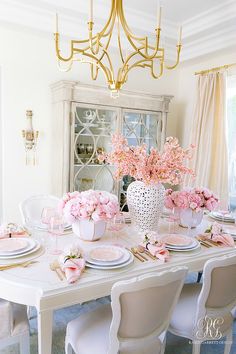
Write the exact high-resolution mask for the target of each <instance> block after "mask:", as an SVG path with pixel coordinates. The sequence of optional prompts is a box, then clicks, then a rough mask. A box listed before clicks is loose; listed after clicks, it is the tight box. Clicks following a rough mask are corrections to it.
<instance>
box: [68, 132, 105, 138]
mask: <svg viewBox="0 0 236 354" xmlns="http://www.w3.org/2000/svg"><path fill="white" fill-rule="evenodd" d="M77 136H87V137H92V136H93V137H102V138H109V139H110V138H111V136H110V135H102V134H79V133H75V137H77Z"/></svg>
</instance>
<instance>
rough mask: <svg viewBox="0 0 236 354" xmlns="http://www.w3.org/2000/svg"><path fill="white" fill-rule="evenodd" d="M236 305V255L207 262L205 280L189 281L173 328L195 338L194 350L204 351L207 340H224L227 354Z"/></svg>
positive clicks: (190, 337) (173, 331) (192, 338)
mask: <svg viewBox="0 0 236 354" xmlns="http://www.w3.org/2000/svg"><path fill="white" fill-rule="evenodd" d="M235 305H236V255H235V256H223V257H219V258H215V259H212V260H209V261H207V262H206V264H205V266H204V269H203V284H202V285H201V284H196V283H195V284H186V285H184V287H183V290H182V293H181V295H180V298H179V301H178V303H177V305H176V307H175V310H174V312H173V315H172V319H171V321H170V327H169V331H170V332H171V333H173V334H175V335H177V336H181V337H185V338H188V339H191V340H192V345H193V349H192V353H193V354H200V347H201V343H202V342H204V341H207V340H209V341H217V340H220V341H222V338H223V337H226V341H225V351H224V354H229V353H230V348H231V345H232V324H233V316H232V314H231V311H232V309H233V308H234V307H235Z"/></svg>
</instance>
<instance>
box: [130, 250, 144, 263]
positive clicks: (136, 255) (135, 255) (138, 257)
mask: <svg viewBox="0 0 236 354" xmlns="http://www.w3.org/2000/svg"><path fill="white" fill-rule="evenodd" d="M127 250H128V251H129V252H131V253H132V254H133V255H134V257H136V258H137V259H138V260H140V262H145V260H144V259H143V258H142V257H141V256H140V255H139V254H137V253H135V252H134V251H133V250H132V248H131V249H129V248H127Z"/></svg>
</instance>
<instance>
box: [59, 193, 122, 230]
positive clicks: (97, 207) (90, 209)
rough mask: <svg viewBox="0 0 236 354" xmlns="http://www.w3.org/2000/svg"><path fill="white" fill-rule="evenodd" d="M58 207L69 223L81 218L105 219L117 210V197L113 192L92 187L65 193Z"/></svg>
mask: <svg viewBox="0 0 236 354" xmlns="http://www.w3.org/2000/svg"><path fill="white" fill-rule="evenodd" d="M60 207H61V209H62V211H63V214H64V216H65V219H66V221H67V222H68V223H71V224H72V223H74V222H76V221H77V220H81V219H87V220H93V221H100V220H105V221H106V220H109V219H112V218H113V217H114V216H115V215H116V214H117V213H118V212H119V204H118V199H117V197H116V196H115V195H114V194H111V193H108V192H105V191H97V190H92V189H90V190H88V191H84V192H72V193H66V194H65V196H64V197H63V199H62V201H61V205H60Z"/></svg>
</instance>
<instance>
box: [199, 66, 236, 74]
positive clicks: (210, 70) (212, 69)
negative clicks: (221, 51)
mask: <svg viewBox="0 0 236 354" xmlns="http://www.w3.org/2000/svg"><path fill="white" fill-rule="evenodd" d="M231 66H236V63H232V64H227V65H222V66H218V67H217V68H211V69H208V70H202V71H197V72H195V74H194V75H203V74H208V73H210V72H212V71H218V70H221V69H228V68H230V67H231Z"/></svg>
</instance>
